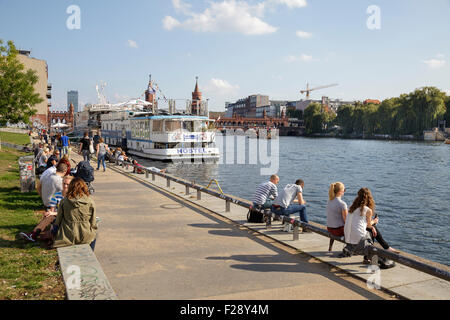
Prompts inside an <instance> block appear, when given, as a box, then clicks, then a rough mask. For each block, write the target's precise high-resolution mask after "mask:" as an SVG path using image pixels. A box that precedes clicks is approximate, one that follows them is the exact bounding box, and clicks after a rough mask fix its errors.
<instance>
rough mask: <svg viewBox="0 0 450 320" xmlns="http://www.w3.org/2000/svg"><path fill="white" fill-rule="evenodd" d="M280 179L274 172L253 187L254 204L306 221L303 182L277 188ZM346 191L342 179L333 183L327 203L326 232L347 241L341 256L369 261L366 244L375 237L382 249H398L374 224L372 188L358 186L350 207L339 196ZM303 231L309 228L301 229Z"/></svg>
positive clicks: (288, 228)
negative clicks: (280, 188) (361, 256)
mask: <svg viewBox="0 0 450 320" xmlns="http://www.w3.org/2000/svg"><path fill="white" fill-rule="evenodd" d="M279 181H280V178H279V177H278V176H277V175H272V176H271V177H270V180H269V181H267V182H263V183H261V184H260V185H259V186H258V187H257V188H256V191H255V193H254V196H253V199H252V202H253V208H256V209H270V210H271V212H272V213H275V214H277V215H281V216H289V217H291V218H292V217H295V218H296V219H299V220H300V221H302V222H305V223H308V215H307V213H306V201H305V200H304V198H303V189H304V188H305V182H304V181H303V180H302V179H297V180H296V181H295V183H293V184H287V185H286V186H285V187H284V188H283V189H282V190H281V191H280V192H278V187H277V185H278V183H279ZM345 191H346V188H345V186H344V184H343V183H342V182H334V183H332V184H331V185H330V188H329V190H328V202H327V207H326V214H327V230H328V232H329V233H330V234H332V235H334V236H337V237H342V238H341V239H342V240H344V241H345V244H346V245H345V247H344V249H343V251H342V253H341V254H340V257H350V256H352V255H363V256H364V258H363V263H365V264H370V263H371V262H370V260H369V257H368V248H369V246H370V245H372V244H373V243H374V241H375V240H376V241H378V242H379V244H380V245H381V246H382V247H383V248H384V249H386V250H390V251H392V252H394V253H399V251H397V250H395V249H393V248H392V247H390V246H389V244H388V243H387V242H386V240H385V239H384V238H383V237H382V235H381V232H380V230H379V229H378V227H377V224H378V222H379V218H378V215H377V213H375V201H374V199H373V196H372V193H371V191H370V190H369V189H368V188H361V189H360V190H359V191H358V194H357V196H356V198H355V199H354V201H353V203H352V205H351V206H350V208H349V209H348V207H347V204H346V203H345V202H344V201H343V200H342V196H343V195H344V193H345ZM283 229H284V231H286V232H292V229H293V226H292V224H291V223H284V228H283ZM303 232H310V231H308V229H306V230H305V229H304V230H303ZM333 242H334V240H333V239H331V240H330V245H329V248H328V250H329V251H331V250H332V246H333Z"/></svg>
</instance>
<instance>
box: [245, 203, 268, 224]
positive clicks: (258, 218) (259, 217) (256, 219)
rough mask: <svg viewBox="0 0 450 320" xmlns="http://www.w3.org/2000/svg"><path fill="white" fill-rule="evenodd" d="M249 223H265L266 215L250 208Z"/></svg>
mask: <svg viewBox="0 0 450 320" xmlns="http://www.w3.org/2000/svg"><path fill="white" fill-rule="evenodd" d="M247 221H248V222H253V223H264V214H263V213H262V211H261V210H257V209H255V208H253V207H250V209H249V210H248V213H247Z"/></svg>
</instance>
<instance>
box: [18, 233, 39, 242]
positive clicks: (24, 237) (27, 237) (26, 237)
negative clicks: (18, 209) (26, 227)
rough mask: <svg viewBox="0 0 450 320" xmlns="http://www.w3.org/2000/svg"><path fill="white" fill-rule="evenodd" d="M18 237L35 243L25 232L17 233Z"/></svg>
mask: <svg viewBox="0 0 450 320" xmlns="http://www.w3.org/2000/svg"><path fill="white" fill-rule="evenodd" d="M19 236H20V237H22V238H23V239H25V240H28V241H31V242H36V241H35V240H34V239H33V238H32V237H31V235H28V234H26V233H25V232H21V233H19Z"/></svg>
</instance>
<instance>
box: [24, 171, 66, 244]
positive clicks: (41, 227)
mask: <svg viewBox="0 0 450 320" xmlns="http://www.w3.org/2000/svg"><path fill="white" fill-rule="evenodd" d="M72 179H73V176H65V177H64V178H63V189H62V191H61V192H56V193H54V194H53V196H52V197H51V199H50V208H49V209H48V210H47V211H45V212H44V217H43V218H42V220H41V222H39V224H38V225H37V226H36V227H35V228H34V229H33V232H31V233H28V234H27V233H25V232H21V233H20V234H19V235H20V236H21V237H22V238H23V239H25V240H28V241H32V242H35V241H36V239H37V237H38V236H39V234H40V233H41V232H42V231H45V229H47V227H48V226H50V225H51V224H52V223H53V221H55V219H56V215H57V214H58V205H59V203H60V202H61V200H62V199H63V198H64V197H65V195H66V193H67V190H69V184H70V182H71V181H72Z"/></svg>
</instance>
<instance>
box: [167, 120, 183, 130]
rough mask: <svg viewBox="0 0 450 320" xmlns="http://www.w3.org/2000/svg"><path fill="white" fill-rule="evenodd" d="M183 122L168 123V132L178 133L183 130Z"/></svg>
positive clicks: (172, 121)
mask: <svg viewBox="0 0 450 320" xmlns="http://www.w3.org/2000/svg"><path fill="white" fill-rule="evenodd" d="M181 124H182V122H181V121H174V120H171V121H166V131H178V130H181Z"/></svg>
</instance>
